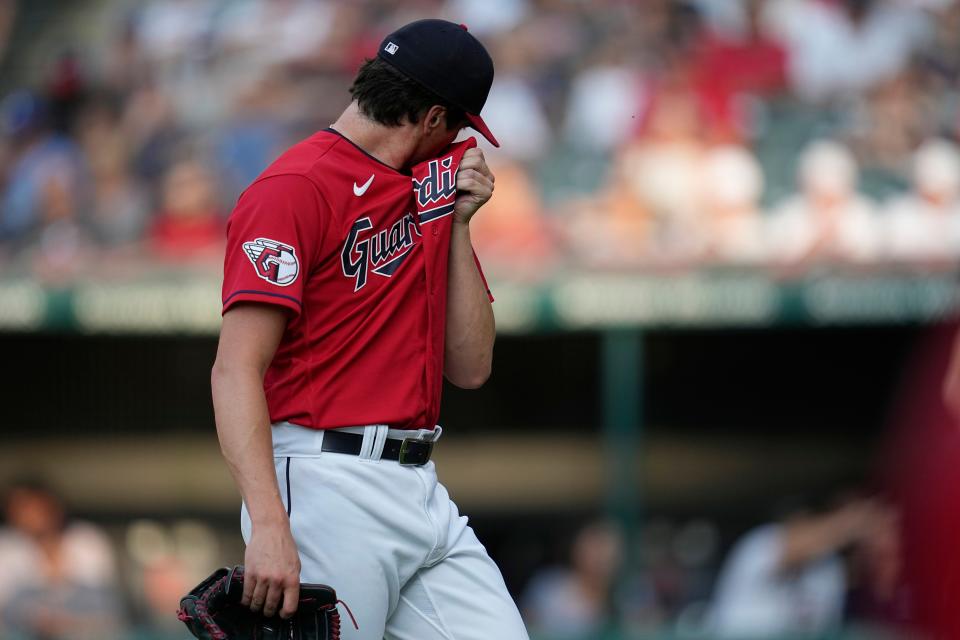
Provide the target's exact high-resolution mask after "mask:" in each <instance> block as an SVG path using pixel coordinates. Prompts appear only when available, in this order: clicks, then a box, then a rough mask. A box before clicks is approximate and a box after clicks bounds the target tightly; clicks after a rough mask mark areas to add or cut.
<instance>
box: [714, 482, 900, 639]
mask: <svg viewBox="0 0 960 640" xmlns="http://www.w3.org/2000/svg"><path fill="white" fill-rule="evenodd" d="M888 517H889V516H888V512H887V511H885V510H884V509H882V508H881V507H879V505H878V504H877V503H875V502H873V501H868V500H855V501H852V502H849V503H847V504H845V505H843V506H840V507H837V508H834V509H832V510H829V511H826V512H824V513H820V514H814V513H809V512H804V511H795V512H793V513H792V514H790V515H789V516H788V517H787V518H786V519H785V520H784V521H783V522H781V523H778V524H769V525H764V526H762V527H760V528H757V529H754V530H753V531H750V532H748V533H747V534H746V535H744V536H743V538H741V539H740V540H739V541H738V542H737V544H736V545H735V546H734V548H733V549H732V550H731V552H730V554H729V556H728V557H727V560H726V562H725V563H724V566H723V568H722V569H721V571H720V576H719V578H718V579H717V586H716V590H715V593H714V599H713V607H712V610H711V614H710V621H709V628H710V631H711V633H713V634H715V636H716V637H721V638H741V639H746V638H770V637H776V636H785V635H790V634H796V635H800V636H803V637H808V636H820V635H823V634H828V633H832V632H835V631H837V630H839V629H840V625H841V622H842V619H843V610H844V601H845V597H846V591H847V578H846V574H845V569H844V563H843V560H842V559H841V557H840V553H841V551H843V550H844V549H847V548H849V547H851V546H853V545H855V544H862V543H864V542H865V541H868V540H869V539H870V538H871V536H872V535H873V532H874V531H875V528H876V527H877V525H878V523H883V522H884V518H888Z"/></svg>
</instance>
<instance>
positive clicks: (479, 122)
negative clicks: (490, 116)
mask: <svg viewBox="0 0 960 640" xmlns="http://www.w3.org/2000/svg"><path fill="white" fill-rule="evenodd" d="M467 120H469V121H470V127H471V128H473V129H476V130H477V132H479V133H480V135H482V136H483V137H484V138H486V139H487V140H488V141H489V142H490V144H492V145H493V146H495V147H499V146H500V143H499V142H497V139H496V138H494V137H493V134H492V133H490V128H489V127H488V126H487V123H486V122H484V121H483V118H481V117H480V116H475V115H473V114H472V113H468V114H467Z"/></svg>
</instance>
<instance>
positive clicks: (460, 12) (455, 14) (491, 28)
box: [443, 0, 530, 38]
mask: <svg viewBox="0 0 960 640" xmlns="http://www.w3.org/2000/svg"><path fill="white" fill-rule="evenodd" d="M443 12H444V14H446V16H447V19H448V20H451V21H453V22H463V23H465V24H466V25H468V26H469V27H470V31H472V32H473V33H475V34H476V35H477V36H478V37H481V38H482V37H484V36H486V35H495V34H499V33H505V32H508V31H510V30H512V29H513V28H514V27H516V26H517V25H518V24H520V23H521V22H522V21H523V20H524V19H525V18H526V17H527V16H528V15H529V13H530V2H528V0H447V6H446V7H445V8H444V11H443Z"/></svg>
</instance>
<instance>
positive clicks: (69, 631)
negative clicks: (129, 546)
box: [0, 480, 122, 640]
mask: <svg viewBox="0 0 960 640" xmlns="http://www.w3.org/2000/svg"><path fill="white" fill-rule="evenodd" d="M5 516H6V521H7V526H6V527H5V528H3V529H0V567H3V571H2V572H0V635H2V636H3V637H10V635H13V636H14V637H16V636H17V635H18V634H22V635H23V636H25V637H30V638H44V639H48V640H55V639H59V638H63V639H66V638H70V639H76V638H90V639H91V640H93V639H100V638H106V637H111V636H112V635H114V634H116V633H117V632H118V631H120V629H121V627H122V617H121V605H120V598H119V593H118V585H117V578H116V567H115V561H114V556H113V550H112V549H111V548H110V544H109V542H108V541H107V538H106V536H105V535H104V534H103V533H101V532H100V530H99V529H97V528H96V527H95V526H93V525H92V524H89V523H85V522H79V521H73V522H70V521H69V520H68V519H67V517H66V514H65V512H64V507H63V504H62V502H61V501H60V499H59V498H58V497H57V495H56V494H55V493H54V492H53V491H51V490H50V489H49V488H47V487H46V486H45V485H43V484H42V483H40V482H37V481H35V480H22V481H19V482H16V483H14V484H13V486H12V487H11V489H10V490H9V492H8V493H7V498H6V504H5Z"/></svg>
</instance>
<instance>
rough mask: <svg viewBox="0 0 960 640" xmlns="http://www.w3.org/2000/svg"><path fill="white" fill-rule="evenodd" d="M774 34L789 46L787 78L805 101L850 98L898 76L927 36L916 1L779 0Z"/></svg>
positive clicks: (771, 12) (772, 8) (773, 9)
mask: <svg viewBox="0 0 960 640" xmlns="http://www.w3.org/2000/svg"><path fill="white" fill-rule="evenodd" d="M768 5H769V6H768V18H767V19H768V20H770V24H771V28H772V29H773V32H774V33H776V34H778V39H779V40H780V41H782V42H783V43H784V44H785V46H786V48H787V61H788V62H787V69H788V77H789V79H790V84H791V86H792V88H793V91H794V92H795V93H796V94H797V95H798V96H799V97H800V98H802V99H804V100H807V101H810V102H814V103H822V102H826V101H830V100H834V99H838V98H844V97H849V96H851V95H853V94H856V93H858V92H860V91H864V90H866V89H869V88H870V87H872V86H874V85H876V84H877V83H879V82H882V81H884V80H887V79H890V78H892V77H894V76H895V75H897V73H899V72H900V71H901V70H902V69H904V67H905V66H906V65H907V63H908V62H909V60H910V56H911V54H912V52H913V50H914V49H915V48H916V47H917V46H918V45H919V43H920V42H922V41H923V39H924V38H925V37H928V34H929V30H930V24H929V22H928V21H927V19H926V15H925V14H924V13H923V11H921V9H919V8H918V7H917V6H916V4H915V3H908V2H900V1H897V0H837V1H826V0H775V1H773V2H769V3H768Z"/></svg>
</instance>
